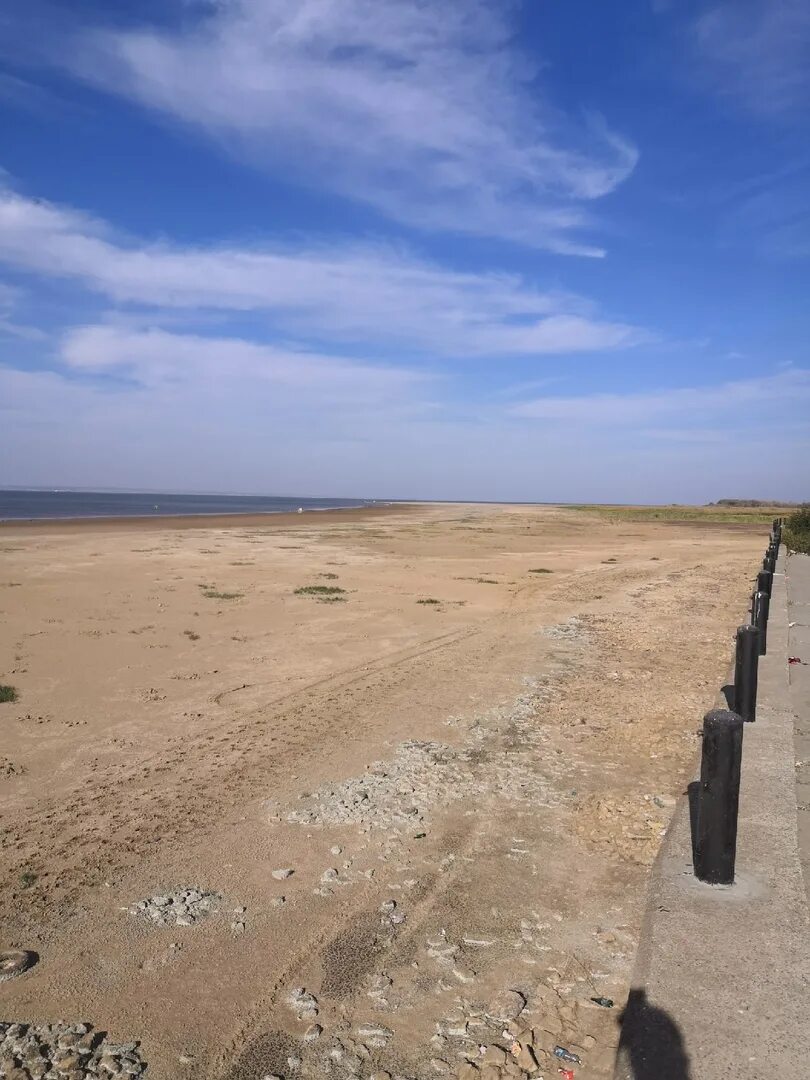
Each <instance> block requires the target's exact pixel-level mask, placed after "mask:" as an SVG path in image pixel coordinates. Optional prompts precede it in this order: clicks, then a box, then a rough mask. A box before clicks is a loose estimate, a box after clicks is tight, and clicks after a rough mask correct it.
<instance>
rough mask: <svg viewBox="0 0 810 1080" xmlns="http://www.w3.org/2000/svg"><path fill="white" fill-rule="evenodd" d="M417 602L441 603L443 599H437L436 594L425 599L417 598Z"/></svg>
mask: <svg viewBox="0 0 810 1080" xmlns="http://www.w3.org/2000/svg"><path fill="white" fill-rule="evenodd" d="M416 602H417V604H440V603H441V600H437V599H436V597H435V596H427V597H425V599H424V600H417V601H416Z"/></svg>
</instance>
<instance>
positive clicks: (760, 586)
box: [757, 570, 773, 596]
mask: <svg viewBox="0 0 810 1080" xmlns="http://www.w3.org/2000/svg"><path fill="white" fill-rule="evenodd" d="M772 590H773V574H772V573H771V572H770V570H760V572H759V573H758V574H757V592H766V593H767V594H768V596H770V595H771V593H772Z"/></svg>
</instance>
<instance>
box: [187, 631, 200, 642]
mask: <svg viewBox="0 0 810 1080" xmlns="http://www.w3.org/2000/svg"><path fill="white" fill-rule="evenodd" d="M183 633H184V634H185V635H186V637H187V638H188V640H189V641H199V640H200V635H199V634H196V633H195V632H194V631H193V630H184V631H183Z"/></svg>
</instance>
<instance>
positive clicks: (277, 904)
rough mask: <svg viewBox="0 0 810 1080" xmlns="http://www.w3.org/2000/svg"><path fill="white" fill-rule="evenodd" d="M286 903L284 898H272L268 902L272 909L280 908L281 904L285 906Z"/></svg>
mask: <svg viewBox="0 0 810 1080" xmlns="http://www.w3.org/2000/svg"><path fill="white" fill-rule="evenodd" d="M286 903H287V898H286V896H274V897H273V899H272V900H271V901H270V904H271V905H272V907H281V906H282V905H283V904H286Z"/></svg>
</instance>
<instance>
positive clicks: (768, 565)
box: [762, 551, 776, 574]
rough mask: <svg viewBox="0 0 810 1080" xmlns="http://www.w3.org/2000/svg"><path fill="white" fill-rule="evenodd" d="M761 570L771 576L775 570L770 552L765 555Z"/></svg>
mask: <svg viewBox="0 0 810 1080" xmlns="http://www.w3.org/2000/svg"><path fill="white" fill-rule="evenodd" d="M762 569H763V570H767V572H768V573H769V574H772V573H773V572H774V570H775V569H776V559H774V557H773V555H772V553H771V552H770V551H767V552H766V553H765V558H764V559H763V560H762Z"/></svg>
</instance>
